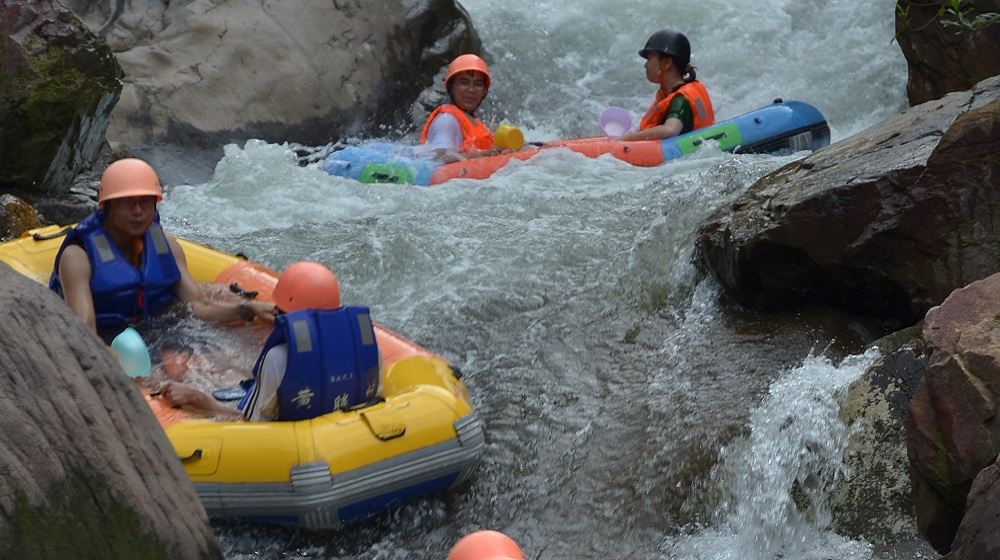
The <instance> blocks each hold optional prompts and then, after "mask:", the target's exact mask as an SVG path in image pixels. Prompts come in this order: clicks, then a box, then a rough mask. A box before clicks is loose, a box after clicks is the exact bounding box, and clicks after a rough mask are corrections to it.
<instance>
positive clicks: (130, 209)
mask: <svg viewBox="0 0 1000 560" xmlns="http://www.w3.org/2000/svg"><path fill="white" fill-rule="evenodd" d="M161 200H163V190H162V188H161V187H160V180H159V178H158V177H157V175H156V172H155V171H154V170H153V168H152V167H151V166H150V165H149V164H148V163H146V162H144V161H142V160H139V159H134V158H126V159H121V160H118V161H116V162H114V163H112V164H111V165H109V166H108V168H107V169H105V171H104V174H103V175H102V176H101V184H100V190H99V191H98V195H97V203H98V205H99V208H98V210H97V211H96V212H94V213H93V214H91V215H90V216H88V217H86V218H84V219H83V220H82V221H80V223H79V224H77V225H76V227H74V228H73V229H71V230H69V231H68V232H67V233H66V239H65V240H64V241H63V243H62V246H61V247H60V248H59V252H58V253H57V254H56V258H55V263H54V264H53V270H52V276H51V278H50V279H49V288H51V289H52V290H53V291H54V292H56V293H57V294H59V295H60V296H61V297H62V298H63V299H65V300H66V304H67V305H68V306H69V308H70V309H72V310H73V313H75V314H76V315H77V316H78V317H79V318H80V319H81V320H82V321H83V322H84V323H86V325H87V326H88V327H90V328H91V329H92V330H94V331H95V332H96V333H97V334H98V335H100V336H101V338H103V339H104V340H105V342H108V343H110V342H111V340H112V339H113V338H114V337H115V336H116V335H117V334H119V333H120V332H121V331H123V330H124V329H125V328H126V327H127V326H129V325H130V324H132V323H135V322H139V321H141V320H143V319H145V318H148V317H150V316H153V315H156V314H159V313H162V312H163V311H165V310H166V309H167V308H169V307H170V306H171V305H172V304H173V303H174V302H175V301H178V300H179V301H182V302H184V303H187V304H190V306H191V310H192V311H193V312H194V314H195V315H197V316H198V317H200V318H202V319H205V320H214V321H233V320H237V319H244V320H246V321H251V320H253V319H254V318H255V317H261V318H263V319H267V320H270V319H273V309H274V305H273V304H270V303H265V302H256V301H246V302H232V303H231V302H216V301H212V300H211V299H209V297H208V296H207V295H206V294H205V293H204V292H203V291H202V290H201V288H199V286H198V285H197V284H196V283H195V282H194V280H193V279H192V278H191V275H190V273H189V272H188V268H187V261H186V260H185V257H184V252H183V251H182V250H181V248H180V245H178V243H177V240H176V239H174V238H173V237H172V236H170V235H167V234H166V233H165V232H164V231H163V229H162V228H161V227H160V216H159V214H158V213H157V211H156V205H157V203H158V202H160V201H161Z"/></svg>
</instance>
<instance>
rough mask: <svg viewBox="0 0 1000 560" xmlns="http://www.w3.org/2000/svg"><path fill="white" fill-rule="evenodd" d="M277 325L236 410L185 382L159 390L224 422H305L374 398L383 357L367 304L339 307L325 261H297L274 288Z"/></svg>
mask: <svg viewBox="0 0 1000 560" xmlns="http://www.w3.org/2000/svg"><path fill="white" fill-rule="evenodd" d="M274 303H275V306H276V307H275V310H276V313H277V314H278V315H277V317H276V319H275V324H274V330H273V331H272V332H271V335H270V336H269V337H268V339H267V341H266V342H265V343H264V348H263V349H262V350H261V353H260V355H259V356H258V358H257V361H256V363H255V365H254V367H253V384H252V385H251V386H250V388H249V389H248V390H247V391H246V394H245V395H244V397H243V399H242V401H241V402H240V404H239V406H238V410H234V409H232V408H230V407H229V406H227V405H225V404H224V403H222V402H219V401H217V400H215V399H214V398H213V397H212V396H211V395H209V394H208V393H205V392H204V391H202V390H200V389H198V388H196V387H192V386H190V385H185V384H182V383H175V382H167V383H166V384H164V385H163V386H162V387H161V388H160V393H161V395H162V397H163V398H164V399H165V400H166V401H167V402H168V403H169V404H171V405H172V406H187V407H190V408H193V409H197V410H199V411H201V412H204V413H207V414H209V415H213V416H216V417H220V418H223V419H243V420H249V421H275V420H277V421H286V420H306V419H309V418H315V417H316V416H320V415H322V414H327V413H330V412H333V411H335V410H343V409H346V408H350V407H353V406H357V405H363V404H365V403H367V402H370V401H372V400H373V399H375V398H376V396H377V395H378V391H379V380H380V376H381V366H382V364H381V361H382V360H381V356H380V355H379V350H378V345H377V343H376V339H375V330H374V327H373V325H372V321H371V318H370V316H369V311H368V308H367V307H359V306H341V304H340V286H339V284H338V282H337V277H336V276H335V275H334V274H333V272H331V271H330V269H328V268H327V267H325V266H323V265H322V264H319V263H316V262H310V261H303V262H297V263H295V264H293V265H291V266H289V267H288V268H287V269H285V271H284V272H282V274H281V276H280V277H278V283H277V284H276V285H275V287H274Z"/></svg>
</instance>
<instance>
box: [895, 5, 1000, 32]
mask: <svg viewBox="0 0 1000 560" xmlns="http://www.w3.org/2000/svg"><path fill="white" fill-rule="evenodd" d="M939 4H940V7H939V8H938V11H937V17H936V19H932V20H930V21H928V22H927V23H926V24H924V25H925V26H926V25H929V24H931V23H933V22H934V21H937V22H938V23H939V24H941V26H942V27H944V28H948V29H954V30H955V35H960V34H962V33H967V32H975V31H979V30H980V29H985V28H987V27H989V26H991V25H994V24H1000V14H998V13H995V12H986V13H981V14H973V12H975V8H973V7H972V6H969V5H967V4H966V2H965V0H930V1H929V2H925V3H921V2H913V1H911V0H896V17H897V18H898V20H899V24H900V30H903V29H908V28H909V27H910V25H911V24H912V21H913V20H912V17H911V15H910V8H911V7H913V6H914V5H917V6H935V5H939ZM922 28H923V26H922V27H921V29H922Z"/></svg>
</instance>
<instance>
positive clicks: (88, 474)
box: [0, 262, 222, 560]
mask: <svg viewBox="0 0 1000 560" xmlns="http://www.w3.org/2000/svg"><path fill="white" fill-rule="evenodd" d="M0 286H3V289H2V290H0V340H3V344H0V394H3V395H6V397H5V398H0V449H2V450H3V452H2V453H0V473H3V476H0V558H17V559H19V560H34V559H38V560H43V559H44V560H50V559H54V558H80V557H87V558H113V559H122V560H124V559H132V558H149V559H164V560H166V559H173V558H185V559H186V558H191V559H204V560H213V559H219V560H221V558H222V555H221V553H220V551H219V548H218V545H217V544H216V542H215V537H214V535H213V533H212V529H211V527H210V526H209V524H208V517H207V515H206V514H205V510H204V509H203V508H202V506H201V502H200V501H199V500H198V497H197V495H196V494H195V492H194V489H193V488H192V486H191V483H190V481H189V480H188V478H187V475H186V473H185V472H184V470H183V468H182V467H181V464H180V462H179V461H178V460H177V458H176V455H175V453H174V450H173V447H172V446H171V445H170V442H169V441H168V440H167V438H166V435H165V434H164V433H163V431H162V430H161V429H160V427H159V424H158V423H157V422H156V419H155V418H154V417H153V415H152V413H151V412H150V411H149V408H148V406H147V405H146V402H145V400H144V399H143V398H142V396H141V395H140V394H139V392H138V391H137V390H136V387H135V386H134V382H133V381H132V380H131V379H129V378H128V377H127V376H126V375H125V374H124V372H123V371H122V370H121V368H120V367H119V366H118V364H117V363H116V362H115V359H114V357H113V356H112V354H111V352H110V351H109V349H108V347H107V346H105V345H104V344H103V343H102V342H101V340H100V339H99V338H97V336H96V335H95V334H93V333H92V332H90V331H89V330H88V329H87V328H86V327H85V326H84V325H83V323H82V322H80V321H79V320H78V319H77V318H76V316H75V315H73V314H72V313H71V312H70V310H69V308H68V307H67V306H66V304H65V303H64V302H63V301H62V300H60V299H58V298H57V297H56V296H55V295H54V294H52V293H51V292H50V291H49V290H48V289H46V288H45V287H44V286H42V285H41V284H38V283H35V282H33V281H31V280H29V279H28V278H26V277H24V276H22V275H20V274H18V273H16V272H14V271H13V270H12V269H11V268H10V267H9V266H7V265H6V264H4V263H2V262H0ZM80 547H85V554H82V553H81V549H80Z"/></svg>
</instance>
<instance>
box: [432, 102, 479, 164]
mask: <svg viewBox="0 0 1000 560" xmlns="http://www.w3.org/2000/svg"><path fill="white" fill-rule="evenodd" d="M441 113H448V114H449V115H451V116H453V117H455V119H457V120H458V127H459V129H460V130H461V131H462V146H461V148H459V150H458V151H460V152H474V151H476V150H488V149H490V148H491V147H493V133H492V132H490V129H488V128H486V125H485V124H483V122H482V121H481V120H479V119H476V118H473V117H470V116H469V114H468V113H466V112H465V111H463V110H461V109H459V108H458V107H457V106H455V105H450V104H449V105H442V106H440V107H438V108H437V109H434V111H433V112H432V113H431V114H430V116H429V117H427V122H425V123H424V130H423V132H421V133H420V143H421V144H426V143H427V133H428V131H430V129H431V121H433V120H434V119H435V118H436V117H437V116H438V115H439V114H441Z"/></svg>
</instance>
